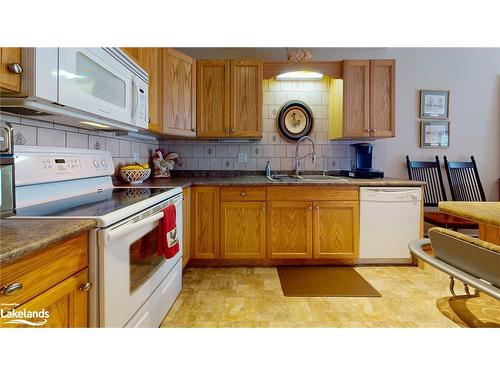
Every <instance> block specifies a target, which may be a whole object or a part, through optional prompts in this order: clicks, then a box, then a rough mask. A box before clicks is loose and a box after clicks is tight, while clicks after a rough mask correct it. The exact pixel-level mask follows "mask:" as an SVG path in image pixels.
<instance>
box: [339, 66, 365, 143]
mask: <svg viewBox="0 0 500 375" xmlns="http://www.w3.org/2000/svg"><path fill="white" fill-rule="evenodd" d="M343 69H344V70H343V72H344V73H343V77H344V137H366V136H367V135H369V133H370V123H369V117H368V116H369V108H370V97H369V86H370V62H369V61H367V60H345V61H344V64H343Z"/></svg>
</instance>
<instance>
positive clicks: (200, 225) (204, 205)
mask: <svg viewBox="0 0 500 375" xmlns="http://www.w3.org/2000/svg"><path fill="white" fill-rule="evenodd" d="M190 230H191V258H193V259H217V258H219V188H218V187H217V186H197V187H194V188H192V190H191V228H190Z"/></svg>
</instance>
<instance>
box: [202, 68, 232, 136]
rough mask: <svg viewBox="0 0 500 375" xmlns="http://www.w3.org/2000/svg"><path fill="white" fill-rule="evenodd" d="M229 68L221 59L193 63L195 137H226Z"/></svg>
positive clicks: (227, 126)
mask: <svg viewBox="0 0 500 375" xmlns="http://www.w3.org/2000/svg"><path fill="white" fill-rule="evenodd" d="M229 81H230V66H229V62H228V61H224V60H210V61H207V60H203V61H198V62H197V73H196V118H197V121H196V123H197V135H198V136H199V137H207V138H210V137H216V138H217V137H227V136H228V135H229V123H230V119H229V102H230V100H229V98H230V95H229V94H230V86H229Z"/></svg>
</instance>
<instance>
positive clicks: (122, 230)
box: [108, 212, 163, 242]
mask: <svg viewBox="0 0 500 375" xmlns="http://www.w3.org/2000/svg"><path fill="white" fill-rule="evenodd" d="M162 218H163V212H158V213H157V214H154V215H151V216H148V217H147V218H145V219H142V220H141V221H139V222H137V223H133V224H125V225H122V226H121V227H118V228H116V229H113V230H111V231H110V232H109V233H108V242H110V241H113V240H116V239H117V238H120V237H123V236H124V235H126V234H129V233H131V232H133V231H134V230H137V229H139V228H141V227H143V226H145V225H147V224H151V223H154V222H155V221H158V220H160V219H162Z"/></svg>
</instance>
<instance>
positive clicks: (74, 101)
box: [59, 48, 137, 124]
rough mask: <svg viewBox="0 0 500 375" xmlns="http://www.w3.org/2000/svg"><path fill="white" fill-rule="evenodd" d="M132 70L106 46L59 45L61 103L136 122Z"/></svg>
mask: <svg viewBox="0 0 500 375" xmlns="http://www.w3.org/2000/svg"><path fill="white" fill-rule="evenodd" d="M133 86H134V80H133V74H132V72H131V71H130V70H129V69H128V68H127V67H125V66H124V65H122V64H121V63H120V62H119V61H118V60H116V59H115V58H114V57H113V56H111V55H110V54H109V53H108V52H106V51H105V50H104V49H102V48H59V103H60V104H63V105H66V106H69V107H72V108H75V109H78V110H82V111H86V112H89V113H93V114H95V115H98V116H102V117H106V118H109V119H112V120H116V121H121V122H124V123H127V124H131V123H132V114H133V109H132V107H133V101H134V98H133V97H132V96H133V90H134V89H137V88H136V87H133Z"/></svg>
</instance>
